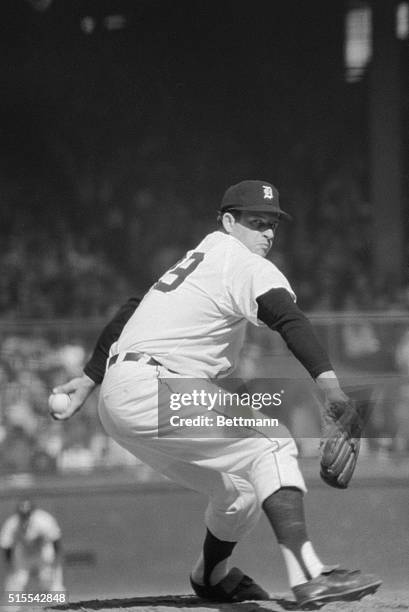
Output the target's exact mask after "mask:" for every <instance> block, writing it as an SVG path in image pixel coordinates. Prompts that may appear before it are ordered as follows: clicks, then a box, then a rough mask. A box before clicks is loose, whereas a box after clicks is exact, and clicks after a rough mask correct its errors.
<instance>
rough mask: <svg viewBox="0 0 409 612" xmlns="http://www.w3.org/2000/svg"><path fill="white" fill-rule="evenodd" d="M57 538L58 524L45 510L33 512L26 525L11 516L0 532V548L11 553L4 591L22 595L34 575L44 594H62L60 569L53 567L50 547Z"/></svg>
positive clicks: (17, 517)
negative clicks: (55, 592)
mask: <svg viewBox="0 0 409 612" xmlns="http://www.w3.org/2000/svg"><path fill="white" fill-rule="evenodd" d="M60 538H61V530H60V527H59V526H58V523H57V521H56V520H55V518H54V517H53V516H52V515H51V514H50V513H48V512H46V511H45V510H41V509H40V508H36V509H34V510H33V511H32V513H31V514H30V516H29V518H28V520H27V521H26V522H24V521H22V520H21V517H20V516H19V514H18V513H15V514H13V515H11V516H10V517H9V518H8V519H7V520H6V521H5V522H4V524H3V526H2V528H1V531H0V547H1V548H3V549H12V551H13V555H12V565H11V568H10V571H9V572H8V573H7V576H6V580H5V585H4V590H5V591H23V590H24V588H25V587H26V586H27V584H28V582H29V580H30V577H31V576H32V575H34V574H36V575H37V576H38V581H39V587H40V588H41V589H44V591H62V590H64V586H63V580H62V569H61V566H60V565H59V564H58V563H56V553H55V549H54V546H53V543H54V542H55V541H57V540H59V539H60Z"/></svg>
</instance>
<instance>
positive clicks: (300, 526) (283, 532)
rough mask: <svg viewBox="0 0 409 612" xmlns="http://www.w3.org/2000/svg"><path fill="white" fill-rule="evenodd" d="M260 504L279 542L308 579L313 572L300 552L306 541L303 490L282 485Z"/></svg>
mask: <svg viewBox="0 0 409 612" xmlns="http://www.w3.org/2000/svg"><path fill="white" fill-rule="evenodd" d="M262 506H263V510H264V512H265V514H266V516H267V518H268V520H269V522H270V524H271V526H272V528H273V530H274V533H275V535H276V537H277V540H278V542H279V544H280V545H281V547H285V548H286V549H288V550H289V551H291V553H292V554H293V555H294V557H295V560H296V562H297V563H298V564H299V566H300V569H301V570H302V572H303V574H304V576H305V579H306V580H310V579H311V578H312V577H313V576H312V573H315V572H311V571H310V568H309V567H307V564H306V561H307V559H304V555H303V554H302V548H303V545H304V544H305V543H306V542H308V536H307V528H306V525H305V515H304V502H303V492H302V491H301V490H300V489H297V488H296V487H283V488H281V489H279V490H278V491H276V492H275V493H273V494H272V495H270V496H269V497H267V499H265V500H264V502H263V505H262ZM314 561H315V559H314ZM315 565H316V563H314V566H315ZM314 569H315V568H314Z"/></svg>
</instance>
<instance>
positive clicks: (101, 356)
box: [84, 297, 141, 384]
mask: <svg viewBox="0 0 409 612" xmlns="http://www.w3.org/2000/svg"><path fill="white" fill-rule="evenodd" d="M140 301H141V300H140V299H139V298H137V297H132V298H130V299H129V300H128V301H127V302H126V303H125V304H123V305H122V306H121V307H120V308H119V310H118V312H117V313H116V314H115V315H114V317H113V319H111V321H110V322H109V323H108V324H107V325H106V326H105V327H104V329H103V330H102V332H101V334H100V335H99V337H98V340H97V342H96V345H95V348H94V352H93V353H92V356H91V358H90V360H89V361H88V363H87V364H86V366H85V368H84V373H85V374H86V375H87V376H89V377H90V378H91V379H92V380H93V381H94V382H95V383H97V384H100V383H101V382H102V380H103V378H104V374H105V366H106V360H107V358H108V353H109V348H110V346H111V344H112V343H113V342H115V341H116V340H118V338H119V336H120V335H121V332H122V330H123V328H124V327H125V324H126V323H127V322H128V320H129V319H130V318H131V316H132V315H133V313H134V312H135V310H136V308H137V306H138V305H139V303H140Z"/></svg>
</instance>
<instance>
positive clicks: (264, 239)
mask: <svg viewBox="0 0 409 612" xmlns="http://www.w3.org/2000/svg"><path fill="white" fill-rule="evenodd" d="M278 223H279V220H278V218H277V216H276V215H272V214H271V213H258V212H254V213H252V212H246V211H244V212H242V213H241V215H240V217H239V219H237V220H234V222H233V224H232V226H231V231H230V232H229V233H230V234H231V235H232V236H234V237H235V238H237V240H240V242H242V243H243V244H244V245H245V246H246V247H247V248H248V249H250V251H251V252H252V253H257V255H261V256H262V257H266V255H267V254H268V252H269V251H270V249H271V247H272V246H273V241H274V236H275V233H276V231H277V227H278Z"/></svg>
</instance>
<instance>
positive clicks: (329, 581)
mask: <svg viewBox="0 0 409 612" xmlns="http://www.w3.org/2000/svg"><path fill="white" fill-rule="evenodd" d="M381 584H382V580H379V578H376V576H372V575H371V574H361V572H360V571H359V570H355V571H350V570H346V569H333V570H331V571H329V572H325V573H322V574H320V576H318V577H317V578H313V579H312V580H309V581H308V582H304V583H303V584H299V585H297V586H295V587H294V588H293V593H294V595H295V598H296V600H297V604H298V605H299V606H300V608H303V609H304V610H313V609H316V608H320V607H321V606H323V605H324V604H325V603H328V602H330V601H354V600H357V599H361V598H362V597H364V596H365V595H369V594H370V593H375V591H376V590H377V588H378V587H379V586H380V585H381Z"/></svg>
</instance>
